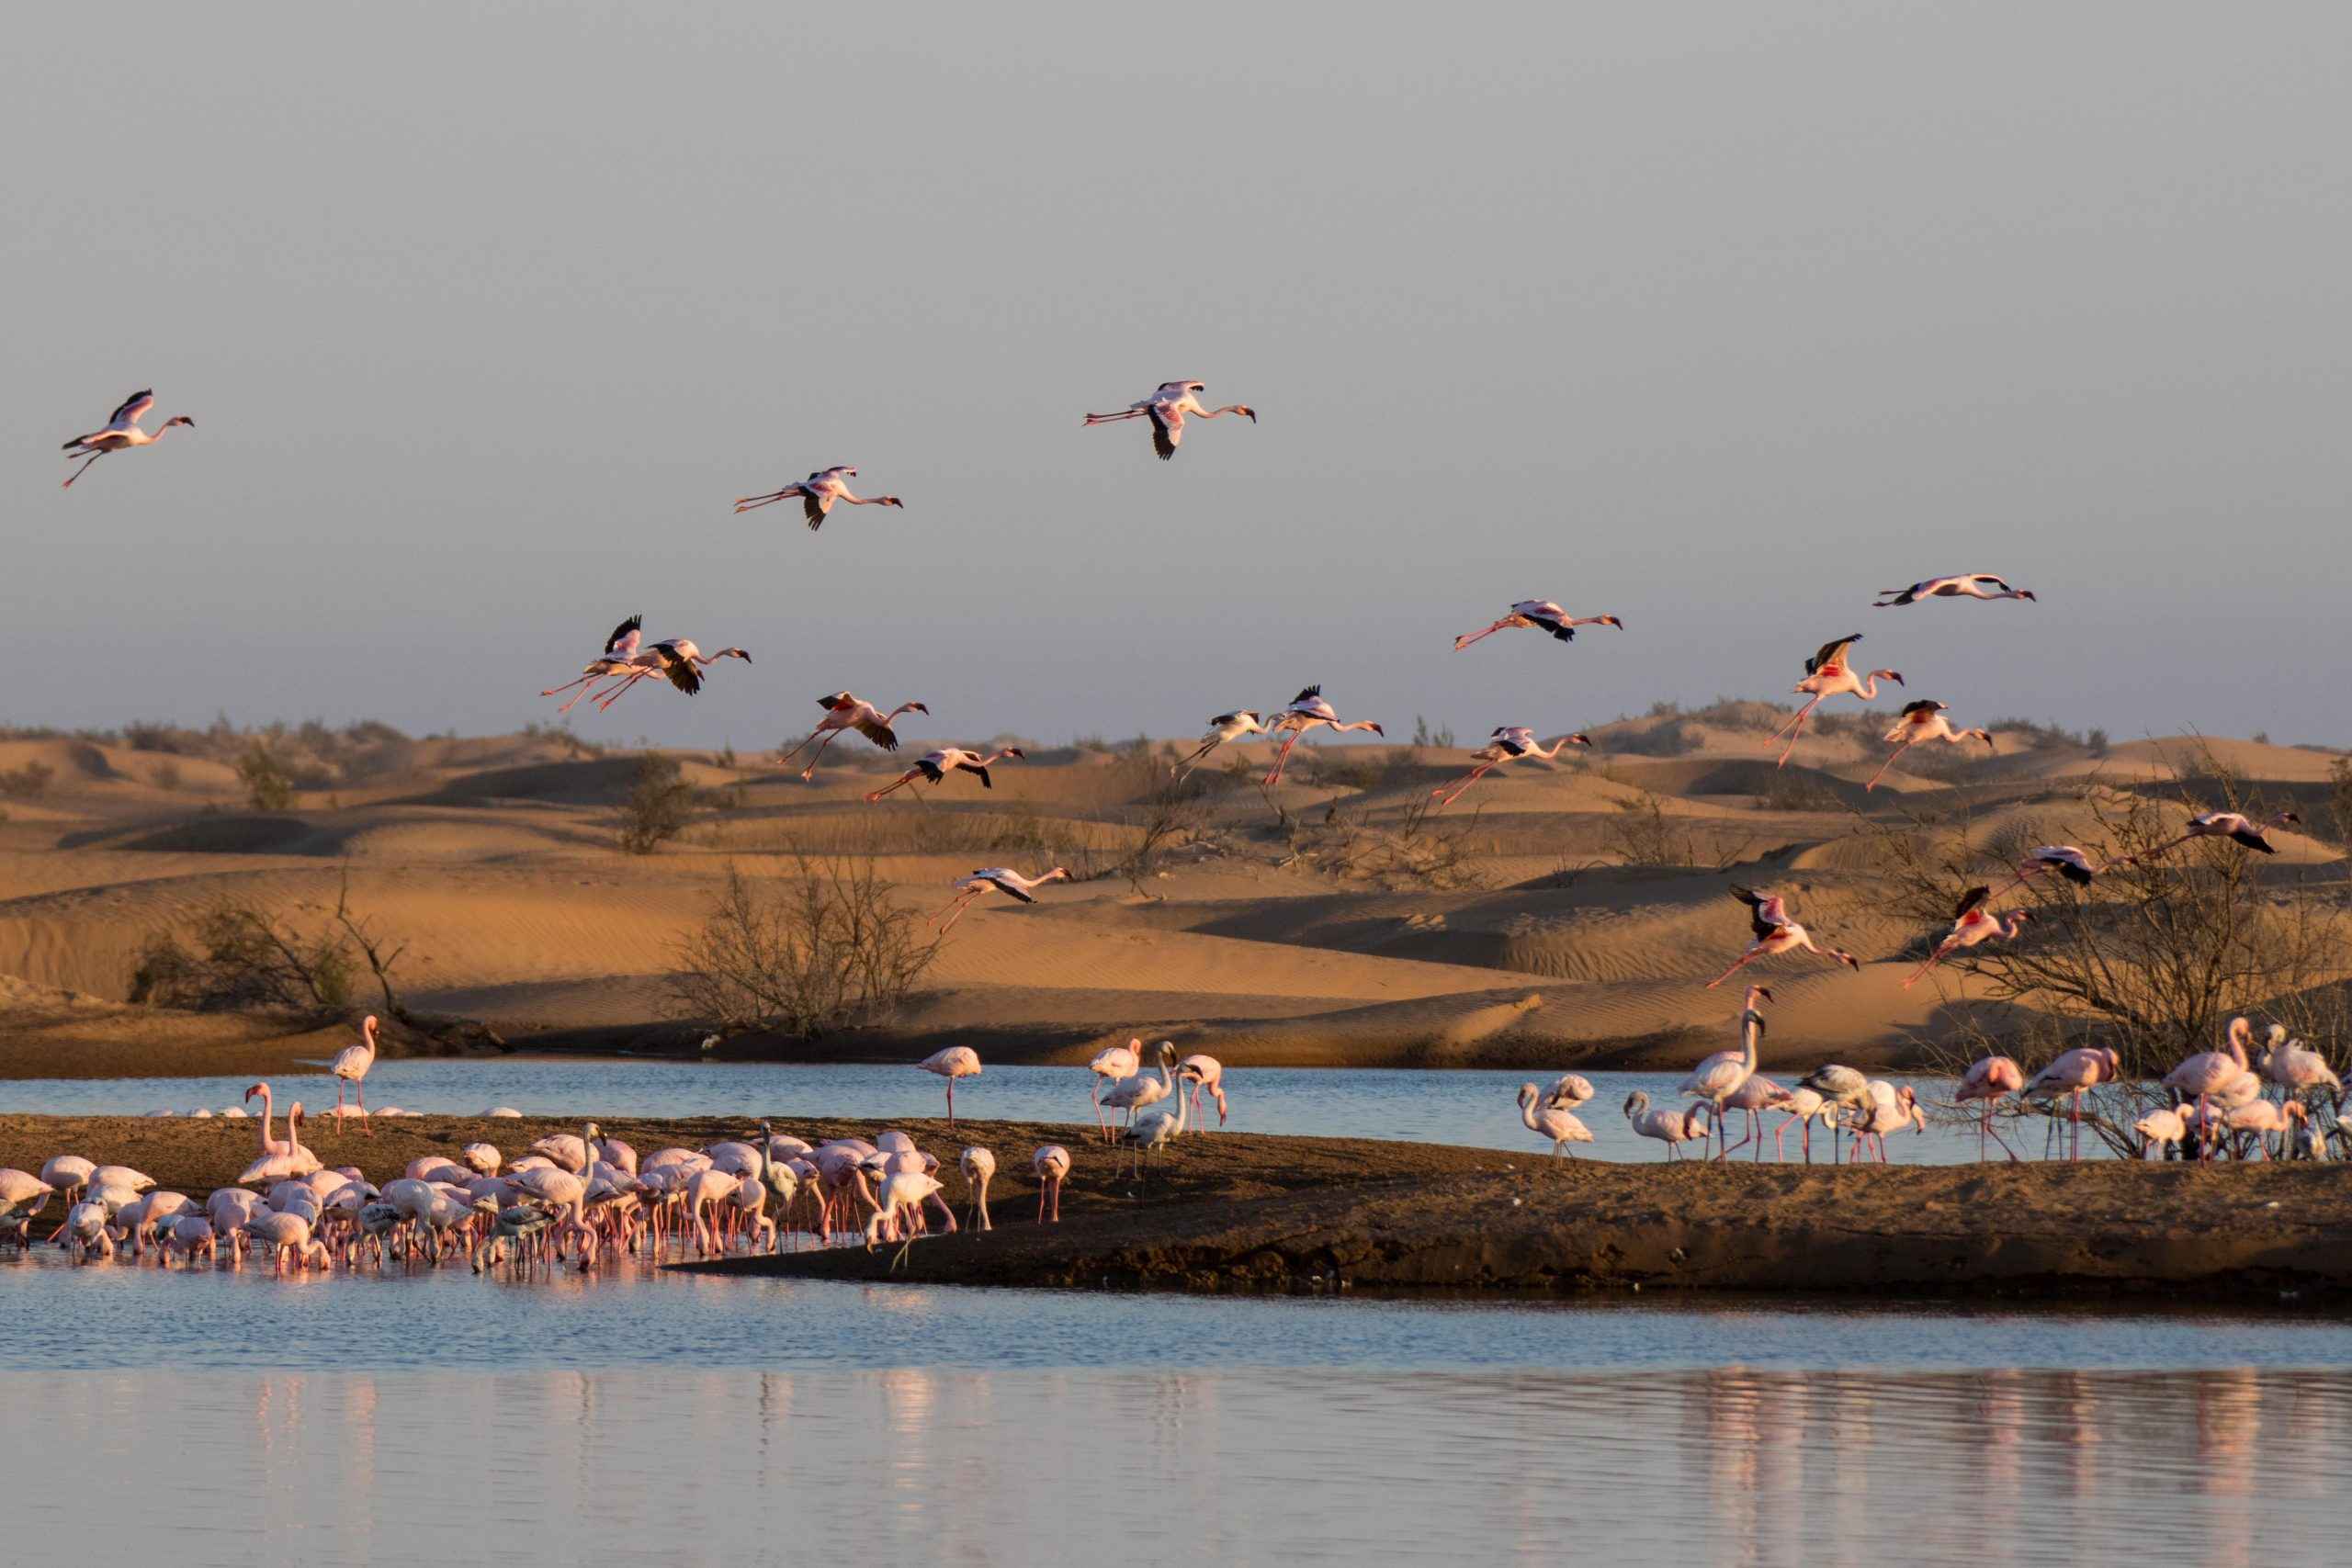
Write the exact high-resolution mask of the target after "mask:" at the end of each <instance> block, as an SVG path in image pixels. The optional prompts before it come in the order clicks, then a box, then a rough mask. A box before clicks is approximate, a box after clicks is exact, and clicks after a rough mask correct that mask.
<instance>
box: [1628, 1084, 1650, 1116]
mask: <svg viewBox="0 0 2352 1568" xmlns="http://www.w3.org/2000/svg"><path fill="white" fill-rule="evenodd" d="M1649 1108H1650V1097H1649V1096H1648V1095H1646V1094H1645V1093H1643V1092H1642V1091H1641V1090H1640V1089H1635V1090H1634V1092H1633V1093H1631V1094H1629V1095H1627V1096H1626V1097H1625V1114H1626V1115H1627V1116H1629V1117H1632V1116H1639V1115H1640V1114H1641V1113H1642V1112H1643V1111H1647V1110H1648V1109H1649Z"/></svg>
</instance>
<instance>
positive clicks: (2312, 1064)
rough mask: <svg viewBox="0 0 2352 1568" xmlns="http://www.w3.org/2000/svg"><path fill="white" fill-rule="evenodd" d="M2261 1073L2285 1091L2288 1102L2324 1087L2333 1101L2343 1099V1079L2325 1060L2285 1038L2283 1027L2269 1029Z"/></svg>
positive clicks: (2284, 1028)
mask: <svg viewBox="0 0 2352 1568" xmlns="http://www.w3.org/2000/svg"><path fill="white" fill-rule="evenodd" d="M2262 1070H2263V1074H2264V1076H2265V1077H2267V1078H2269V1080H2270V1081H2271V1082H2272V1083H2275V1084H2277V1085H2278V1087H2279V1088H2280V1089H2284V1090H2285V1091H2286V1092H2287V1095H2288V1097H2289V1098H2290V1099H2296V1100H2300V1099H2301V1098H2302V1097H2303V1096H2305V1095H2307V1094H2309V1093H2310V1092H2311V1091H2312V1089H2320V1088H2323V1087H2324V1088H2325V1089H2328V1090H2329V1091H2331V1092H2332V1093H2333V1094H2334V1095H2335V1098H2336V1099H2338V1100H2341V1099H2342V1098H2343V1097H2344V1080H2343V1079H2341V1078H2339V1077H2336V1076H2335V1068H2333V1067H2331V1066H2328V1065H2327V1058H2326V1057H2324V1056H2323V1055H2320V1054H2319V1053H2318V1052H2316V1051H2314V1050H2312V1049H2311V1048H2310V1047H2309V1046H2307V1045H2305V1044H2304V1043H2302V1042H2301V1041H2300V1040H2290V1039H2289V1038H2287V1029H2286V1026H2285V1025H2284V1024H2278V1023H2274V1024H2272V1025H2271V1026H2270V1049H2269V1050H2268V1051H2267V1052H2266V1053H2264V1063H2263V1069H2262Z"/></svg>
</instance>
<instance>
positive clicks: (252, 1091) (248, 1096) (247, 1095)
mask: <svg viewBox="0 0 2352 1568" xmlns="http://www.w3.org/2000/svg"><path fill="white" fill-rule="evenodd" d="M267 1087H268V1086H267V1085H266V1084H255V1085H254V1087H253V1088H251V1089H247V1090H245V1098H246V1099H247V1100H251V1099H252V1098H253V1097H254V1096H255V1095H257V1094H259V1093H261V1092H262V1090H263V1089H266V1088H267Z"/></svg>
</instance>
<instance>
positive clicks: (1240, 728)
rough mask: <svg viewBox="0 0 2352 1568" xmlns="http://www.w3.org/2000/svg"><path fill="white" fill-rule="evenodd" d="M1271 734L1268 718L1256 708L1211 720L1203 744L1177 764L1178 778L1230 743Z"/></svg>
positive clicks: (1242, 709)
mask: <svg viewBox="0 0 2352 1568" xmlns="http://www.w3.org/2000/svg"><path fill="white" fill-rule="evenodd" d="M1269 733H1271V731H1269V730H1268V729H1267V728H1266V716H1265V715H1264V714H1262V713H1260V712H1259V711H1258V710H1257V709H1256V708H1236V709H1234V710H1233V711H1232V712H1231V713H1221V714H1219V715H1217V716H1216V717H1215V718H1213V719H1211V720H1209V731H1208V733H1207V734H1206V735H1204V736H1202V737H1201V743H1200V745H1199V746H1198V747H1197V748H1195V749H1194V750H1193V754H1192V755H1191V756H1189V757H1187V758H1185V759H1184V760H1183V761H1181V762H1179V763H1177V764H1176V770H1175V772H1176V776H1177V777H1178V778H1180V779H1181V778H1182V777H1183V776H1184V775H1185V774H1186V773H1191V772H1192V771H1193V769H1194V768H1196V767H1198V766H1200V763H1201V759H1202V758H1204V757H1205V756H1207V755H1208V754H1209V753H1210V752H1212V751H1214V750H1216V749H1217V748H1218V747H1220V746H1223V745H1225V744H1226V743H1227V742H1228V741H1232V740H1238V739H1241V738H1242V737H1244V736H1247V735H1265V734H1269Z"/></svg>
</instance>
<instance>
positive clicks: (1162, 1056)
mask: <svg viewBox="0 0 2352 1568" xmlns="http://www.w3.org/2000/svg"><path fill="white" fill-rule="evenodd" d="M1174 1055H1176V1048H1175V1047H1174V1046H1173V1045H1170V1044H1169V1043H1167V1042H1166V1041H1164V1040H1163V1041H1161V1042H1160V1043H1159V1072H1160V1077H1161V1079H1162V1081H1165V1080H1166V1079H1167V1076H1168V1064H1169V1062H1170V1059H1171V1058H1172V1057H1174ZM1161 1098H1163V1099H1164V1098H1166V1097H1165V1096H1164V1095H1163V1096H1162V1097H1161ZM1184 1104H1185V1100H1184V1096H1182V1095H1181V1094H1180V1095H1178V1096H1176V1109H1175V1111H1173V1112H1172V1113H1171V1112H1170V1111H1159V1110H1148V1111H1147V1110H1143V1109H1141V1108H1138V1109H1137V1111H1136V1118H1135V1120H1134V1121H1133V1122H1129V1123H1128V1124H1127V1134H1126V1138H1127V1143H1128V1145H1129V1146H1130V1147H1132V1148H1133V1149H1134V1150H1135V1156H1136V1179H1138V1180H1140V1179H1142V1178H1143V1175H1144V1158H1145V1156H1148V1155H1156V1154H1158V1153H1159V1152H1160V1151H1161V1150H1162V1149H1165V1148H1166V1147H1167V1146H1168V1145H1170V1144H1172V1143H1174V1142H1175V1141H1176V1140H1177V1139H1178V1138H1180V1137H1182V1136H1183V1134H1184V1121H1185V1115H1184Z"/></svg>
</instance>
